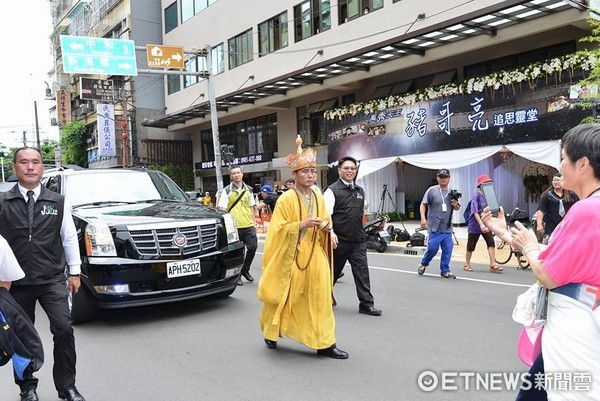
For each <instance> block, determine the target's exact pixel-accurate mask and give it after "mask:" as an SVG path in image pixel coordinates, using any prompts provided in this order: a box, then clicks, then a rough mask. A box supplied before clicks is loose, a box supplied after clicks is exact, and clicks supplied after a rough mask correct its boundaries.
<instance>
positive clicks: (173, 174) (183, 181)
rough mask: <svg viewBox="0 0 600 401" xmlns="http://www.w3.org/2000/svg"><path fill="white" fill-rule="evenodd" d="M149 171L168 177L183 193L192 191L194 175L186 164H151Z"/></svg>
mask: <svg viewBox="0 0 600 401" xmlns="http://www.w3.org/2000/svg"><path fill="white" fill-rule="evenodd" d="M148 168H149V169H152V170H159V171H162V172H163V173H165V174H166V175H168V176H169V177H170V178H171V179H172V180H173V181H175V183H176V184H177V185H179V186H180V187H181V189H183V190H184V191H193V190H194V173H193V171H192V169H191V167H190V166H189V165H187V164H172V163H171V164H162V165H158V164H152V165H150V166H148Z"/></svg>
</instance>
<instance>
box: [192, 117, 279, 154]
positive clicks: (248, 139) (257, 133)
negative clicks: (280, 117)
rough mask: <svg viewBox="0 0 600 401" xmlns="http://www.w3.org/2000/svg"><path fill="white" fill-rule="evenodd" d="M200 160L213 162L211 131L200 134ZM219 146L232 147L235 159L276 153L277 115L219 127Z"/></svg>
mask: <svg viewBox="0 0 600 401" xmlns="http://www.w3.org/2000/svg"><path fill="white" fill-rule="evenodd" d="M200 138H201V140H202V144H201V148H202V160H204V161H209V160H214V158H215V155H214V150H213V139H212V131H211V130H204V131H202V132H201V133H200ZM219 142H220V143H221V145H223V144H226V145H233V146H234V148H235V157H241V156H249V155H255V154H260V153H274V152H277V148H278V145H277V114H269V115H267V116H262V117H258V118H253V119H250V120H245V121H239V122H237V123H234V124H229V125H225V126H222V127H219Z"/></svg>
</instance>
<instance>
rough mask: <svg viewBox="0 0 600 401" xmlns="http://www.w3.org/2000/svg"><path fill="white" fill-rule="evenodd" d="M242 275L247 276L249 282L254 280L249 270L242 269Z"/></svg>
mask: <svg viewBox="0 0 600 401" xmlns="http://www.w3.org/2000/svg"><path fill="white" fill-rule="evenodd" d="M242 276H244V278H245V279H246V280H248V281H249V282H253V281H254V277H252V276H251V275H250V272H249V271H247V270H245V271H242Z"/></svg>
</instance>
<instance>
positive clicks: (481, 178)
mask: <svg viewBox="0 0 600 401" xmlns="http://www.w3.org/2000/svg"><path fill="white" fill-rule="evenodd" d="M488 181H494V180H492V179H491V178H490V176H489V175H487V174H481V175H480V176H479V177H477V186H480V185H481V184H483V183H484V182H488Z"/></svg>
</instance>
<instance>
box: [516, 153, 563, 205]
mask: <svg viewBox="0 0 600 401" xmlns="http://www.w3.org/2000/svg"><path fill="white" fill-rule="evenodd" d="M555 172H556V170H555V169H554V168H553V167H550V166H548V165H545V164H541V163H536V162H529V163H527V164H526V165H525V167H524V168H523V185H524V186H525V190H526V192H525V200H527V201H530V202H537V201H538V200H539V198H540V195H541V194H542V192H543V191H544V189H545V188H544V187H545V186H547V185H548V184H549V182H550V177H551V176H552V175H553V174H554V173H555Z"/></svg>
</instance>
